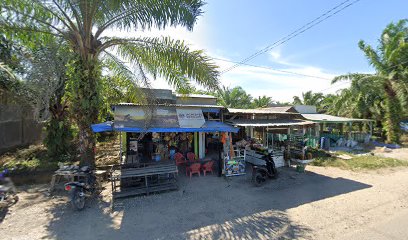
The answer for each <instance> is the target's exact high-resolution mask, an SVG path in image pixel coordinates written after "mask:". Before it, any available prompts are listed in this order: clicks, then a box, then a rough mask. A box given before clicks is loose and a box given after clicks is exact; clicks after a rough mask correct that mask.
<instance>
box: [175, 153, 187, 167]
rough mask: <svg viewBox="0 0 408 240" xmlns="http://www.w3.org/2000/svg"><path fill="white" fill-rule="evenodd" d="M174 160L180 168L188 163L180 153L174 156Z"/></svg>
mask: <svg viewBox="0 0 408 240" xmlns="http://www.w3.org/2000/svg"><path fill="white" fill-rule="evenodd" d="M174 160H176V165H177V166H180V165H182V164H185V163H186V162H187V161H186V158H185V157H184V156H183V154H181V153H179V152H178V153H176V154H174Z"/></svg>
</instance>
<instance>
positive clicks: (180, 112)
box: [176, 108, 205, 128]
mask: <svg viewBox="0 0 408 240" xmlns="http://www.w3.org/2000/svg"><path fill="white" fill-rule="evenodd" d="M176 112H177V118H178V122H179V125H180V127H181V128H201V127H202V126H203V125H204V123H205V119H204V115H203V111H202V110H201V109H191V108H177V109H176Z"/></svg>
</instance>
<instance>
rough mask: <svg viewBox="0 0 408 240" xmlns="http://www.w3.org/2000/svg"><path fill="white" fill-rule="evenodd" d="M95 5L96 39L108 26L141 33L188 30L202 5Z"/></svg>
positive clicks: (154, 0)
mask: <svg viewBox="0 0 408 240" xmlns="http://www.w3.org/2000/svg"><path fill="white" fill-rule="evenodd" d="M97 4H98V11H97V12H96V15H95V22H96V24H97V26H98V31H97V32H96V34H95V36H96V37H99V35H100V34H101V33H102V32H103V31H104V30H105V29H107V28H109V27H115V28H119V29H132V28H133V29H141V30H143V29H150V28H152V27H157V28H159V29H160V28H165V27H167V26H183V27H187V29H189V30H191V29H192V28H193V26H194V24H195V22H196V20H197V17H198V16H200V15H201V14H202V11H201V7H202V6H203V5H204V3H203V2H202V1H201V0H138V1H134V0H125V1H111V0H100V1H98V2H97Z"/></svg>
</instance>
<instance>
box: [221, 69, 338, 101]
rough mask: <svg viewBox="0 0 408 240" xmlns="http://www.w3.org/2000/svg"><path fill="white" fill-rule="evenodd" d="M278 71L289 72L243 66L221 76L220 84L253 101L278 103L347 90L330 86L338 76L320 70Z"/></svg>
mask: <svg viewBox="0 0 408 240" xmlns="http://www.w3.org/2000/svg"><path fill="white" fill-rule="evenodd" d="M217 63H219V64H220V65H225V62H224V63H221V61H218V62H217ZM279 70H282V71H287V72H281V71H276V70H272V69H265V68H258V67H252V66H240V67H237V68H235V69H233V70H231V71H230V72H227V73H225V74H224V75H222V76H221V82H222V83H223V84H225V85H227V86H230V87H234V86H241V87H243V88H244V89H245V90H246V91H247V92H248V93H250V94H251V95H252V96H254V97H257V96H262V95H266V96H270V97H272V98H273V99H274V100H278V101H292V99H293V96H296V95H298V96H299V95H301V94H302V92H306V91H309V90H312V91H314V92H320V91H323V90H324V91H323V93H325V94H327V93H334V92H335V91H337V90H338V89H340V88H342V87H346V86H345V85H344V84H341V85H331V79H333V77H335V76H337V75H338V73H330V72H326V71H324V70H323V69H320V68H317V67H312V66H301V67H291V68H285V69H279ZM288 72H293V73H297V74H303V75H309V76H302V75H296V74H292V73H288ZM312 76H314V77H312Z"/></svg>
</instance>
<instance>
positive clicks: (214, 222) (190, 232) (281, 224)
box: [0, 167, 408, 239]
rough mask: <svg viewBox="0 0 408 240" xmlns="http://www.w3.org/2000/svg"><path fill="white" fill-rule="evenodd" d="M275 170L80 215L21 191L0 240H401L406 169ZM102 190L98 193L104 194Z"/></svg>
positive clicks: (100, 203)
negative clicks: (272, 176)
mask: <svg viewBox="0 0 408 240" xmlns="http://www.w3.org/2000/svg"><path fill="white" fill-rule="evenodd" d="M308 170H309V171H308V172H307V173H305V174H298V173H296V172H295V171H293V169H286V170H283V171H282V172H281V174H280V177H279V179H278V180H272V181H269V182H268V183H267V184H266V185H265V186H263V187H260V188H255V187H253V186H252V185H251V183H250V181H249V179H248V178H249V176H244V177H237V178H233V179H231V180H225V179H224V178H218V177H215V176H207V177H200V178H198V177H195V178H193V179H192V180H190V179H185V178H181V179H180V180H179V182H180V190H179V191H175V192H169V193H163V194H158V195H152V196H148V197H137V198H129V199H125V200H123V201H120V202H119V205H118V206H116V210H115V211H114V212H113V213H111V212H110V207H109V205H110V203H109V201H110V199H109V198H108V197H107V196H105V197H102V198H101V199H98V200H94V201H92V202H91V203H89V204H88V206H89V207H88V208H86V209H85V210H84V211H82V212H75V211H73V210H71V208H70V206H69V205H68V204H66V198H65V197H63V196H58V197H53V198H50V197H48V196H46V194H44V192H43V190H44V186H32V187H29V188H26V189H25V190H22V192H21V193H20V197H21V201H20V202H19V203H18V204H16V205H15V206H13V207H12V208H11V209H10V211H9V213H8V214H7V215H6V216H5V218H4V219H3V221H2V223H0V236H1V239H406V238H407V236H408V230H407V229H408V228H407V227H406V224H405V223H406V222H408V169H406V168H405V169H394V170H382V171H380V172H364V173H361V172H359V173H357V172H350V171H343V170H339V169H335V168H319V167H308ZM107 194H108V191H106V192H105V195H107Z"/></svg>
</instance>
